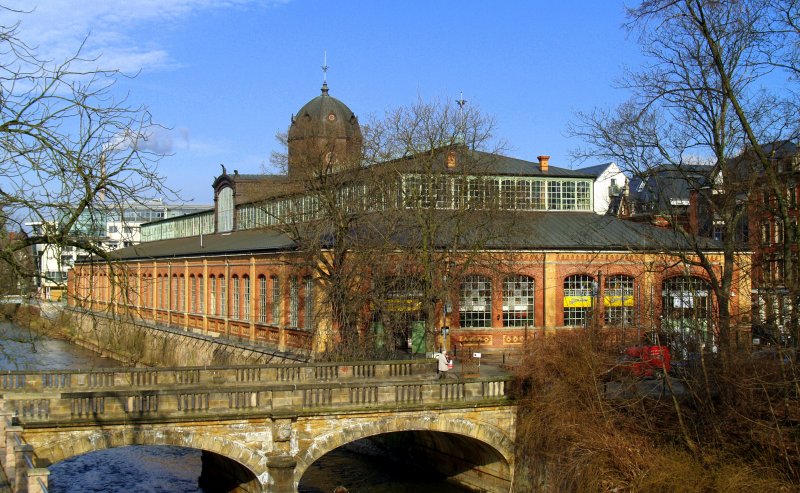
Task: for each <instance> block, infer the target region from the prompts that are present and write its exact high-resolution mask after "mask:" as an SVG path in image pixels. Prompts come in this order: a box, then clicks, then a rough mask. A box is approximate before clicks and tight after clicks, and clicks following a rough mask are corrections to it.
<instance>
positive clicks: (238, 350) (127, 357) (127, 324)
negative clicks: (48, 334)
mask: <svg viewBox="0 0 800 493" xmlns="http://www.w3.org/2000/svg"><path fill="white" fill-rule="evenodd" d="M57 325H58V326H59V327H58V332H59V334H60V335H61V336H62V337H65V338H66V339H68V340H69V341H70V342H72V343H74V344H76V345H79V346H82V347H85V348H87V349H90V350H92V351H95V352H97V353H98V354H101V355H103V356H107V357H110V358H114V359H116V360H119V361H121V362H122V363H123V364H125V365H129V366H212V365H231V364H235V365H252V364H266V363H297V362H300V361H302V359H301V358H300V357H298V356H296V355H289V354H286V353H281V352H278V351H275V350H272V349H270V348H268V347H263V348H248V347H244V345H236V344H233V343H230V342H227V341H224V340H220V339H217V338H215V337H212V336H207V335H203V334H198V333H194V332H189V331H181V330H176V329H169V328H161V327H156V326H153V325H149V324H145V323H142V322H139V321H136V320H132V319H124V318H123V319H121V320H120V319H115V318H113V317H111V316H106V315H102V314H97V313H89V312H80V311H75V310H66V311H64V313H63V315H62V316H61V317H59V318H58V324H57Z"/></svg>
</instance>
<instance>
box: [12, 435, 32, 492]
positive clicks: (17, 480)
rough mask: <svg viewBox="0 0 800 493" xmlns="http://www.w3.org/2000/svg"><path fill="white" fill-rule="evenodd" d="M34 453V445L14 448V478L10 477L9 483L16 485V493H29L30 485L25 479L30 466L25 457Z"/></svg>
mask: <svg viewBox="0 0 800 493" xmlns="http://www.w3.org/2000/svg"><path fill="white" fill-rule="evenodd" d="M32 453H33V445H15V446H14V476H13V477H11V476H9V478H8V481H9V482H10V483H11V484H12V485H14V491H15V492H16V493H24V492H26V491H27V487H28V483H27V481H26V479H25V477H26V472H27V471H28V464H27V462H26V461H25V455H26V454H32Z"/></svg>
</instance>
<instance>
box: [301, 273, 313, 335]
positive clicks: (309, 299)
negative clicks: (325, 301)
mask: <svg viewBox="0 0 800 493" xmlns="http://www.w3.org/2000/svg"><path fill="white" fill-rule="evenodd" d="M303 289H304V290H305V307H304V310H303V328H305V329H306V330H312V329H313V328H314V280H313V279H312V278H310V277H305V278H303Z"/></svg>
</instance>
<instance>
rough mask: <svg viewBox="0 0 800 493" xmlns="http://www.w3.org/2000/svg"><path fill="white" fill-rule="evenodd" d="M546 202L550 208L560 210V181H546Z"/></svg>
mask: <svg viewBox="0 0 800 493" xmlns="http://www.w3.org/2000/svg"><path fill="white" fill-rule="evenodd" d="M547 203H548V205H549V209H550V210H561V182H560V181H549V182H547Z"/></svg>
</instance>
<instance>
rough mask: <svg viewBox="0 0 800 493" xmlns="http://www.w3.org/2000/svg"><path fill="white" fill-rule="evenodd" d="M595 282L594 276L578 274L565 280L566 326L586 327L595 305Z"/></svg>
mask: <svg viewBox="0 0 800 493" xmlns="http://www.w3.org/2000/svg"><path fill="white" fill-rule="evenodd" d="M594 293H595V282H594V278H593V277H592V276H587V275H585V274H578V275H574V276H569V277H567V278H565V279H564V325H566V326H568V327H586V324H587V323H588V322H589V310H591V308H592V306H593V304H594Z"/></svg>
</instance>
